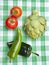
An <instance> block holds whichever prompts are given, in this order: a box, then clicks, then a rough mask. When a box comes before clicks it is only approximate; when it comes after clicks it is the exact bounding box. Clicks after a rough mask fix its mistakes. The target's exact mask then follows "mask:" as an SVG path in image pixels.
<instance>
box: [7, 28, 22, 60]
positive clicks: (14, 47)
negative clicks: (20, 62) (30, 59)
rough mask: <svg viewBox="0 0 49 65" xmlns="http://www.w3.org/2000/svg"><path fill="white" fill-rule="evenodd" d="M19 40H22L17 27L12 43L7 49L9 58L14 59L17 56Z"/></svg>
mask: <svg viewBox="0 0 49 65" xmlns="http://www.w3.org/2000/svg"><path fill="white" fill-rule="evenodd" d="M21 42H22V34H21V31H20V29H19V28H18V29H17V37H16V38H15V39H14V41H13V45H12V46H11V48H10V50H9V51H8V54H7V55H8V57H9V58H10V61H11V59H14V58H16V57H17V55H18V53H19V51H20V48H21Z"/></svg>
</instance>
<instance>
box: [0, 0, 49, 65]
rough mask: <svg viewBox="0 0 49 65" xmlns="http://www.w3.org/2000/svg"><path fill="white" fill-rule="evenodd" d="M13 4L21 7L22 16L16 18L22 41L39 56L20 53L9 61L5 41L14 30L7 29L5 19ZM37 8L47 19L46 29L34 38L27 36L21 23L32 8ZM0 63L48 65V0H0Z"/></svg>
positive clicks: (12, 34)
mask: <svg viewBox="0 0 49 65" xmlns="http://www.w3.org/2000/svg"><path fill="white" fill-rule="evenodd" d="M13 6H19V7H20V8H22V11H23V13H22V16H21V17H20V18H19V19H18V22H19V27H20V29H21V30H22V37H23V39H22V41H24V42H26V43H27V44H30V45H31V46H32V51H34V52H37V53H39V55H40V56H39V57H37V56H35V55H34V54H31V56H30V57H29V58H24V57H22V56H20V55H18V56H17V58H16V59H15V60H13V61H12V62H11V63H9V58H8V57H7V52H8V47H7V42H9V41H12V40H13V37H14V36H15V34H14V33H15V30H8V29H7V28H6V26H5V20H6V18H7V17H8V16H9V15H10V9H11V8H12V7H13ZM34 9H36V10H38V11H39V13H40V15H41V16H44V17H45V18H46V20H47V27H46V31H45V33H44V34H43V36H41V37H39V38H38V39H36V40H33V39H31V38H29V37H28V36H27V35H26V34H25V33H24V30H23V24H24V22H25V19H26V18H27V16H29V15H30V14H31V12H32V10H34ZM0 65H49V0H0Z"/></svg>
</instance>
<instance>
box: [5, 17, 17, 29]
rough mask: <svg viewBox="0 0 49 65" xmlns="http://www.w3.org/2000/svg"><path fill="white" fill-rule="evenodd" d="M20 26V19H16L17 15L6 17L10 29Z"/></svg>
mask: <svg viewBox="0 0 49 65" xmlns="http://www.w3.org/2000/svg"><path fill="white" fill-rule="evenodd" d="M17 26H18V21H17V20H16V17H14V16H10V17H8V18H7V19H6V27H7V28H9V29H14V28H16V27H17Z"/></svg>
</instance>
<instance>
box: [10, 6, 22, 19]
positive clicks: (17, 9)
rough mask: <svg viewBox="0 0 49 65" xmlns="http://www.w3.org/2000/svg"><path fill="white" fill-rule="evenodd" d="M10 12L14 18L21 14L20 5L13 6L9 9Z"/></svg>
mask: <svg viewBox="0 0 49 65" xmlns="http://www.w3.org/2000/svg"><path fill="white" fill-rule="evenodd" d="M10 14H11V15H14V16H15V17H16V18H18V17H20V16H21V15H22V10H21V8H20V7H18V6H15V7H13V8H12V9H11V11H10Z"/></svg>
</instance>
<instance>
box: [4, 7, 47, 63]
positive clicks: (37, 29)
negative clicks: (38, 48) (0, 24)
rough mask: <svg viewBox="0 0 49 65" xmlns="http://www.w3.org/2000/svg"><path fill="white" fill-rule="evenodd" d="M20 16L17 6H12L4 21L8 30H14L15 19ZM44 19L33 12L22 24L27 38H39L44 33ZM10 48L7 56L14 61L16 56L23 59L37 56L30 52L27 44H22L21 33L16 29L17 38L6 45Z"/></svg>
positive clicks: (19, 9)
mask: <svg viewBox="0 0 49 65" xmlns="http://www.w3.org/2000/svg"><path fill="white" fill-rule="evenodd" d="M21 15H22V10H21V8H20V7H18V6H14V7H13V8H12V9H11V10H10V16H9V17H8V18H7V19H6V23H5V24H6V27H7V28H8V29H15V28H17V26H18V21H17V18H19V17H20V16H21ZM45 27H46V19H45V18H44V17H43V16H39V13H38V11H36V10H33V12H32V15H30V16H28V17H27V19H26V21H25V23H24V30H25V32H26V33H27V35H28V36H30V37H31V38H33V39H37V38H38V37H40V36H41V35H42V34H43V32H44V31H45ZM7 45H8V47H9V48H10V49H9V51H8V54H7V56H8V57H9V59H10V62H11V60H12V59H15V58H16V57H17V55H18V54H19V55H22V56H24V57H29V56H30V55H31V53H33V54H35V55H37V56H39V54H37V53H35V52H32V47H31V46H30V45H29V44H26V43H24V42H22V33H21V30H20V29H19V28H17V36H16V38H15V39H14V40H13V41H12V42H8V43H7Z"/></svg>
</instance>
